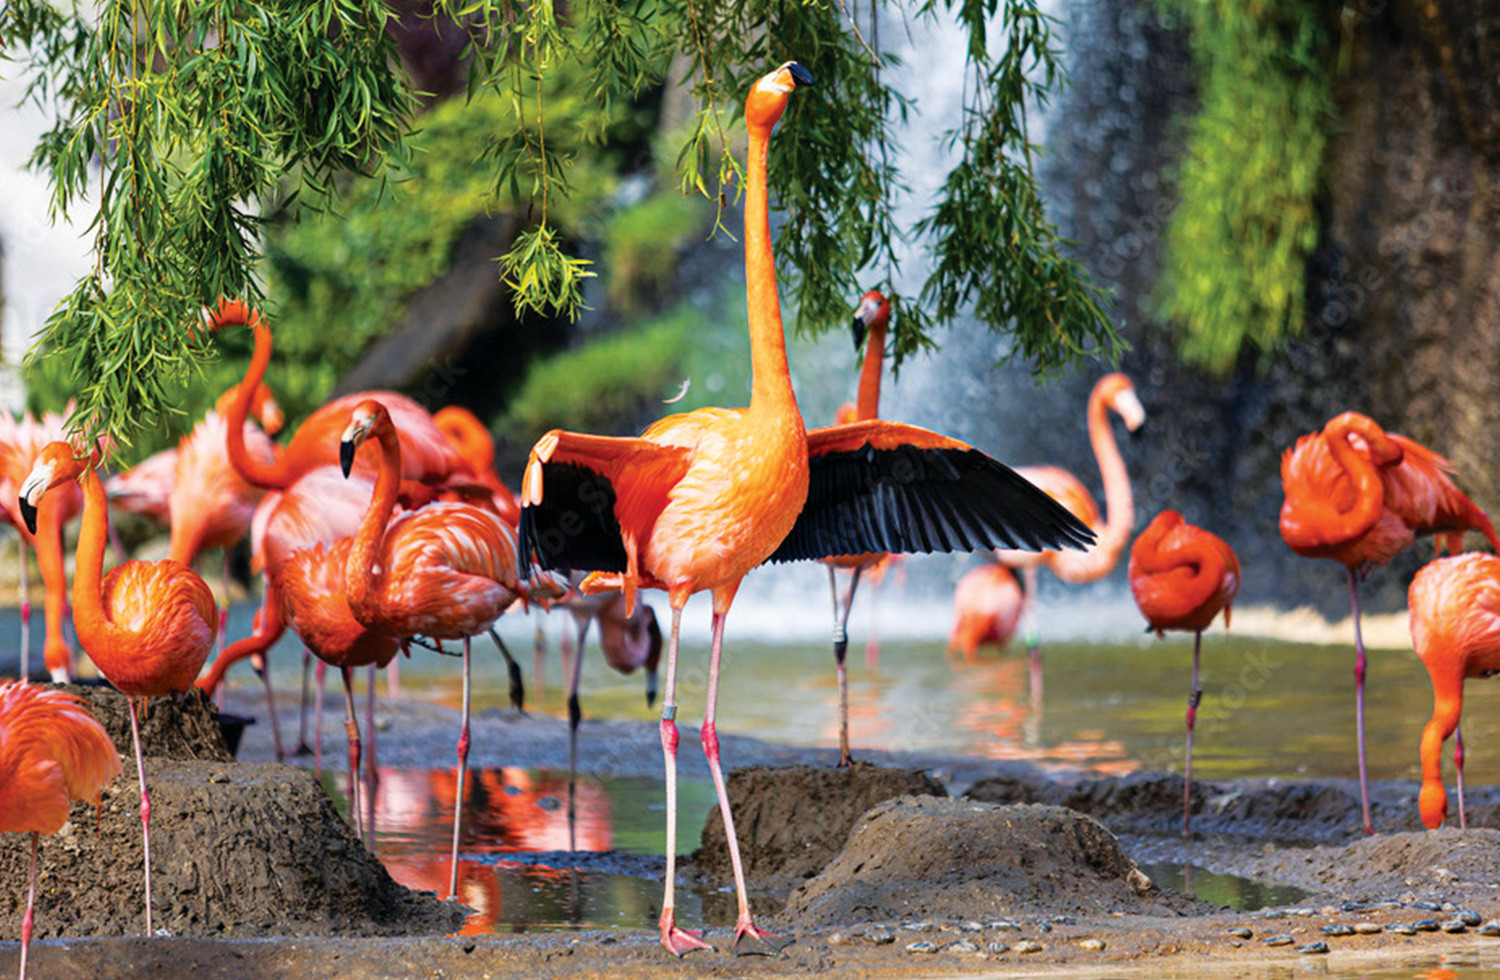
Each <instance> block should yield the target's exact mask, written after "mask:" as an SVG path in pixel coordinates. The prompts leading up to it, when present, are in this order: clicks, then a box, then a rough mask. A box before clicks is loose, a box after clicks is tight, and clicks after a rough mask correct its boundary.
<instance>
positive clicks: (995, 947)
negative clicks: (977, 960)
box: [984, 943, 1010, 953]
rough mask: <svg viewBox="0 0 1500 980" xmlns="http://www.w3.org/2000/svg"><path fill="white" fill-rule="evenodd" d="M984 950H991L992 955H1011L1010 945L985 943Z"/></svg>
mask: <svg viewBox="0 0 1500 980" xmlns="http://www.w3.org/2000/svg"><path fill="white" fill-rule="evenodd" d="M984 948H985V949H987V950H989V951H990V952H991V953H1009V952H1010V944H1009V943H985V946H984Z"/></svg>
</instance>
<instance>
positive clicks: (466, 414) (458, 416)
mask: <svg viewBox="0 0 1500 980" xmlns="http://www.w3.org/2000/svg"><path fill="white" fill-rule="evenodd" d="M432 423H433V424H434V425H436V426H437V427H438V430H439V431H441V432H442V433H443V435H444V436H445V437H446V438H447V439H448V441H449V442H450V443H452V444H453V448H454V449H455V450H457V451H458V454H459V455H460V456H462V457H463V458H464V460H465V461H466V462H467V463H468V464H469V468H470V469H471V470H472V471H473V474H474V478H475V479H476V480H477V481H478V483H479V484H480V485H481V486H483V487H485V488H486V489H488V490H489V491H490V494H491V495H492V496H493V498H494V499H493V501H492V503H493V506H494V508H495V511H496V512H497V513H498V514H499V515H500V516H501V517H503V518H504V519H505V523H507V524H510V525H511V526H515V524H516V522H517V521H519V520H520V519H521V505H520V503H519V502H518V501H517V500H516V495H515V494H514V493H513V492H511V489H510V487H507V486H506V485H505V482H504V481H503V480H501V479H500V475H499V474H498V473H496V472H495V439H494V437H493V436H491V435H490V430H489V429H487V428H486V427H485V424H484V423H483V422H481V421H480V420H479V416H477V415H475V414H474V413H473V412H471V411H469V410H468V409H467V408H464V407H463V406H462V405H444V406H443V407H442V408H440V409H438V410H437V411H436V412H433V413H432Z"/></svg>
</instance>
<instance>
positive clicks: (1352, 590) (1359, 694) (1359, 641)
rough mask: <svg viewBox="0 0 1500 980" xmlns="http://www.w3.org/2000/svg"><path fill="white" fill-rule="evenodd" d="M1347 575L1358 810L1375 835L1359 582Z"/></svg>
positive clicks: (1369, 832)
mask: <svg viewBox="0 0 1500 980" xmlns="http://www.w3.org/2000/svg"><path fill="white" fill-rule="evenodd" d="M1348 573H1349V605H1350V607H1351V608H1352V609H1353V610H1354V738H1355V740H1356V742H1357V743H1358V746H1359V809H1360V814H1361V815H1362V816H1363V818H1364V822H1365V833H1367V834H1373V833H1375V825H1374V824H1372V823H1371V822H1370V777H1369V768H1368V766H1367V765H1366V764H1365V666H1366V661H1365V641H1364V638H1363V637H1362V636H1361V635H1360V631H1359V580H1358V579H1357V578H1356V577H1355V575H1354V569H1352V568H1350V569H1348Z"/></svg>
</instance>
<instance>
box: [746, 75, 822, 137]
mask: <svg viewBox="0 0 1500 980" xmlns="http://www.w3.org/2000/svg"><path fill="white" fill-rule="evenodd" d="M812 80H813V77H812V73H811V72H809V71H808V70H807V69H806V68H803V67H802V66H801V65H799V64H797V63H796V62H795V61H788V62H787V63H786V64H784V65H782V66H781V67H780V68H777V69H776V70H775V71H771V72H768V73H766V74H765V75H762V76H761V79H760V81H758V82H756V83H755V84H754V85H752V86H751V87H750V95H749V96H748V97H747V98H746V99H745V124H746V125H747V126H749V127H751V128H752V129H753V128H756V127H759V128H760V129H763V130H766V131H769V130H770V129H771V128H772V127H773V126H775V125H776V123H777V121H778V120H779V119H781V114H782V112H784V111H785V110H786V99H787V96H789V95H791V94H792V90H793V89H795V88H796V87H797V86H798V85H811V84H812Z"/></svg>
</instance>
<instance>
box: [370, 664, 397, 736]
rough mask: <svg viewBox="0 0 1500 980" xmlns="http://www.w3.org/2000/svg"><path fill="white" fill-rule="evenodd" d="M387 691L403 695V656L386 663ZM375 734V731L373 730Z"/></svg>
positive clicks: (395, 696) (394, 696) (391, 695)
mask: <svg viewBox="0 0 1500 980" xmlns="http://www.w3.org/2000/svg"><path fill="white" fill-rule="evenodd" d="M385 671H386V673H385V693H386V694H387V695H388V696H390V697H393V698H399V697H400V696H401V658H400V657H395V658H393V659H392V660H391V662H390V663H388V664H386V665H385ZM371 734H372V735H373V734H374V733H373V732H371Z"/></svg>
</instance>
